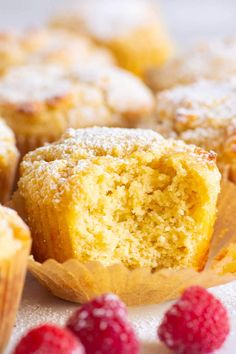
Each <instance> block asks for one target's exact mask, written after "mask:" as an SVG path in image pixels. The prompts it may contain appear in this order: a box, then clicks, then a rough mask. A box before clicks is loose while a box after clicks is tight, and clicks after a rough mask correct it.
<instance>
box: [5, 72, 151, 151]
mask: <svg viewBox="0 0 236 354" xmlns="http://www.w3.org/2000/svg"><path fill="white" fill-rule="evenodd" d="M96 70H98V69H96ZM96 70H95V71H94V70H92V68H90V66H89V68H88V70H86V68H83V72H84V76H83V77H81V78H80V74H79V73H80V70H77V71H73V72H70V71H64V70H63V69H62V68H61V67H56V66H46V65H38V66H24V67H19V68H15V69H12V70H11V71H10V72H9V73H8V74H7V75H6V76H4V77H3V78H2V79H1V80H0V114H2V116H3V117H4V119H5V120H6V122H7V123H8V125H9V126H10V127H11V128H12V129H13V131H14V132H15V135H16V139H17V144H18V147H19V150H20V152H21V154H22V155H23V154H24V153H26V152H27V151H29V150H33V149H34V148H35V147H38V146H41V145H43V143H44V142H51V141H54V140H56V139H58V138H59V137H60V136H61V134H62V133H63V132H64V131H65V129H66V128H68V127H74V128H79V127H86V126H94V125H99V126H117V125H118V126H119V125H121V126H122V125H128V124H129V120H128V118H129V117H131V116H132V119H134V118H136V119H138V118H140V117H141V116H142V115H143V114H146V113H150V112H151V111H152V109H153V96H152V94H151V92H150V91H149V89H148V88H147V87H146V86H145V85H144V84H143V83H142V82H141V81H140V80H139V79H137V78H136V77H135V76H133V75H132V74H129V73H128V72H124V71H122V70H121V69H118V68H114V69H112V71H110V70H109V69H104V70H105V74H103V75H102V76H101V77H100V76H99V77H97V76H95V79H93V77H94V72H97V71H96ZM106 70H107V71H106ZM98 72H100V71H98ZM107 72H108V74H106V73H107ZM110 72H111V75H110ZM90 73H91V75H90ZM102 73H104V72H103V71H102ZM90 76H91V80H90ZM110 83H111V84H110ZM130 90H132V92H130Z"/></svg>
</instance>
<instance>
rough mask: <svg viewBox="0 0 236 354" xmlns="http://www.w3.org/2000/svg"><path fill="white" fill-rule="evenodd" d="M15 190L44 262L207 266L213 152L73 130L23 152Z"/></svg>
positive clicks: (142, 134) (123, 132) (216, 186)
mask: <svg viewBox="0 0 236 354" xmlns="http://www.w3.org/2000/svg"><path fill="white" fill-rule="evenodd" d="M20 175H21V177H20V180H19V183H18V194H19V196H20V198H21V200H22V201H21V205H22V208H23V210H24V211H25V217H26V220H27V222H28V224H29V226H30V228H31V232H32V236H33V254H34V256H35V259H36V260H38V261H40V262H42V261H45V260H47V259H49V258H53V259H55V260H57V261H59V262H63V261H65V260H68V259H70V258H75V259H77V260H79V261H80V262H82V263H83V264H85V263H87V262H89V261H98V262H100V263H101V264H103V265H105V266H108V265H112V264H116V263H118V264H123V265H125V266H126V267H127V268H129V269H135V268H139V267H150V268H152V269H162V268H174V269H178V268H185V267H190V268H191V267H193V268H195V269H198V270H199V269H201V268H202V267H203V265H204V263H205V260H206V255H207V252H208V248H209V243H210V240H211V236H212V228H213V224H214V221H215V217H216V201H217V196H218V193H219V190H220V174H219V171H218V169H217V167H216V164H215V154H214V153H207V152H205V151H204V150H202V149H200V148H197V147H195V146H188V145H186V144H184V143H183V142H180V141H174V140H173V141H171V140H166V139H164V138H163V137H161V136H160V135H159V134H157V133H155V132H153V131H151V130H150V131H149V130H140V129H120V128H88V129H78V130H74V129H69V130H68V131H67V132H66V133H65V134H64V136H63V137H62V138H61V139H60V140H59V141H57V142H55V143H54V144H49V145H46V146H44V147H41V148H39V149H36V150H35V151H33V152H30V153H29V154H27V155H26V156H25V157H24V159H23V162H22V164H21V168H20Z"/></svg>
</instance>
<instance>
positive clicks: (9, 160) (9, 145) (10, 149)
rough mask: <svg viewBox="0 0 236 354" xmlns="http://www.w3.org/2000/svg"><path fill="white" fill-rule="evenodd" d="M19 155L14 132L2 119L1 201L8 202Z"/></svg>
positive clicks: (0, 142)
mask: <svg viewBox="0 0 236 354" xmlns="http://www.w3.org/2000/svg"><path fill="white" fill-rule="evenodd" d="M18 157H19V153H18V150H17V148H16V142H15V137H14V134H13V132H12V130H11V129H10V128H9V127H8V126H7V125H6V124H5V122H4V121H3V120H2V119H0V203H5V202H7V201H8V199H9V197H10V194H11V191H12V185H13V182H14V179H15V172H16V168H17V164H18Z"/></svg>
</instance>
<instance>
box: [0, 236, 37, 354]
mask: <svg viewBox="0 0 236 354" xmlns="http://www.w3.org/2000/svg"><path fill="white" fill-rule="evenodd" d="M29 250H30V240H29V241H24V244H23V246H22V248H21V249H20V250H18V251H16V253H15V254H13V255H11V256H10V257H9V258H6V259H3V260H0V314H1V319H0V353H3V350H4V348H5V347H6V345H7V342H8V340H9V338H10V334H11V331H12V328H13V326H14V323H15V318H16V312H17V309H18V306H19V302H20V298H21V294H22V289H23V285H24V279H25V273H26V268H27V260H28V254H29Z"/></svg>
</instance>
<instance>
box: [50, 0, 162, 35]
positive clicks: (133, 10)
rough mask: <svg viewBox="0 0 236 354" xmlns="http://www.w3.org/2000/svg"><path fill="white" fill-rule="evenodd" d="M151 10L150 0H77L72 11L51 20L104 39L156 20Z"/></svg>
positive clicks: (153, 11)
mask: <svg viewBox="0 0 236 354" xmlns="http://www.w3.org/2000/svg"><path fill="white" fill-rule="evenodd" d="M155 10H156V9H155V6H154V3H153V2H152V1H147V0H126V1H110V0H101V1H96V0H88V1H80V2H78V3H77V4H76V9H75V10H74V12H73V13H71V14H68V15H62V16H60V17H58V18H56V19H55V20H54V23H55V25H57V24H59V25H60V24H62V25H63V23H64V24H65V25H66V24H68V26H69V27H72V29H73V27H74V28H75V29H77V30H78V29H79V30H81V32H85V33H88V34H90V35H91V36H92V37H94V38H96V39H98V40H100V41H104V42H106V41H110V40H112V39H114V38H117V37H120V36H124V35H127V34H128V33H130V32H132V31H135V30H136V29H138V28H140V27H141V28H142V27H143V26H146V25H148V26H149V25H150V23H152V22H154V21H156V11H155Z"/></svg>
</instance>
